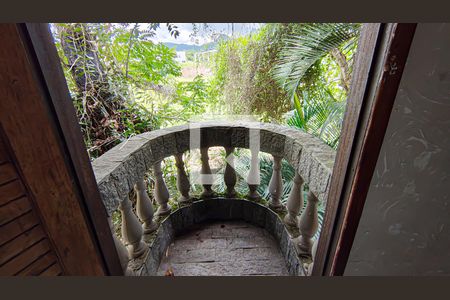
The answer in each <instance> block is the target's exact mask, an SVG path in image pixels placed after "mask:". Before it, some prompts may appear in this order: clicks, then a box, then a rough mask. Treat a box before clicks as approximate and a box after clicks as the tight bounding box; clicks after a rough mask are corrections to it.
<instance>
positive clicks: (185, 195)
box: [175, 153, 191, 203]
mask: <svg viewBox="0 0 450 300" xmlns="http://www.w3.org/2000/svg"><path fill="white" fill-rule="evenodd" d="M175 164H176V166H177V171H178V172H177V189H178V191H179V192H180V194H181V196H180V198H179V199H178V202H180V203H185V202H189V199H190V197H189V190H190V188H191V185H190V183H189V178H188V176H187V174H186V171H185V170H184V162H183V153H179V154H175Z"/></svg>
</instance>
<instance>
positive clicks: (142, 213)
mask: <svg viewBox="0 0 450 300" xmlns="http://www.w3.org/2000/svg"><path fill="white" fill-rule="evenodd" d="M134 191H135V192H136V213H137V215H138V217H139V219H140V220H141V221H142V223H143V225H142V226H143V228H144V233H151V232H153V231H155V230H156V228H157V227H158V226H157V225H156V223H155V221H154V220H153V205H152V201H151V200H150V198H149V197H148V194H147V189H146V186H145V182H144V179H140V180H139V181H138V182H136V184H135V185H134Z"/></svg>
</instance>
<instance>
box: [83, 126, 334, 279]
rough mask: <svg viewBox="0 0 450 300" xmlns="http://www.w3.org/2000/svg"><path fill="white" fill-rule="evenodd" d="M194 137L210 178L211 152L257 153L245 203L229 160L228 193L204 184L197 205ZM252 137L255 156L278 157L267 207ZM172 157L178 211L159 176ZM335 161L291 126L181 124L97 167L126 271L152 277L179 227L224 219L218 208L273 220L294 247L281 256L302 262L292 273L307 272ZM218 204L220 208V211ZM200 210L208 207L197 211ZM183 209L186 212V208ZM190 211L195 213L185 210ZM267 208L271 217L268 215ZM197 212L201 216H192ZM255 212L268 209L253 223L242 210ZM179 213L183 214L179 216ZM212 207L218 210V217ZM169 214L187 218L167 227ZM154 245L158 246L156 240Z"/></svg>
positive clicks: (135, 142) (133, 141)
mask: <svg viewBox="0 0 450 300" xmlns="http://www.w3.org/2000/svg"><path fill="white" fill-rule="evenodd" d="M194 134H195V135H196V136H198V137H199V138H200V139H199V142H198V143H197V145H194V147H198V148H199V149H200V153H201V170H200V173H201V174H211V168H210V166H209V158H208V148H209V147H214V146H221V147H224V148H225V150H226V153H227V155H228V154H230V153H232V152H233V151H234V149H235V148H247V149H248V148H250V149H251V156H252V158H251V160H250V161H251V163H250V172H249V175H248V178H247V183H248V188H249V193H248V195H247V197H246V199H247V200H245V199H236V197H237V196H236V192H235V189H234V188H235V185H236V180H237V176H236V173H235V170H234V168H233V161H232V160H228V161H227V164H226V167H225V173H224V182H225V185H226V190H227V192H226V193H225V195H224V196H223V197H217V195H215V193H214V191H213V190H212V185H211V184H203V193H202V194H201V195H200V197H199V199H200V200H199V201H197V202H196V201H194V202H193V201H192V198H193V197H192V196H191V195H190V181H189V177H188V175H187V173H186V171H185V167H184V162H183V153H184V152H186V151H188V150H190V149H192V148H193V143H192V135H194ZM253 134H256V135H258V139H257V140H258V144H259V145H258V147H257V148H256V151H257V149H258V148H259V151H261V152H266V153H269V154H271V155H272V157H273V171H272V177H271V180H270V183H269V191H270V195H271V197H270V201H269V203H268V204H267V205H265V204H264V205H262V203H263V202H261V201H260V196H259V195H258V193H257V187H258V185H257V184H255V182H258V181H257V180H256V181H255V177H257V176H259V172H258V168H259V161H258V159H257V157H258V156H257V155H258V153H257V152H256V151H255V148H254V147H251V145H250V144H251V139H252V135H253ZM170 156H174V157H175V162H176V167H177V171H178V172H177V189H178V191H179V194H180V195H181V196H180V197H178V199H177V205H176V209H174V208H173V207H171V205H170V204H169V198H170V195H169V191H168V189H167V187H166V184H165V181H164V178H163V174H162V171H161V162H162V161H163V160H164V159H165V158H167V157H170ZM334 156H335V152H334V150H333V149H331V148H330V147H329V146H328V145H326V144H324V143H323V142H322V141H320V140H319V139H318V138H316V137H314V136H311V135H309V134H307V133H304V132H302V131H300V130H296V129H293V128H288V127H283V126H279V125H274V124H267V123H257V122H232V123H231V122H204V123H200V124H197V125H196V126H195V127H192V126H190V125H183V126H177V127H172V128H167V129H161V130H156V131H151V132H147V133H143V134H140V135H137V136H134V137H132V138H130V139H129V140H127V141H125V142H123V143H121V144H119V145H117V146H115V147H114V148H113V149H111V150H110V151H108V152H107V153H105V154H104V155H102V156H101V157H99V158H98V159H96V160H95V161H94V162H93V164H92V165H93V169H94V173H95V176H96V180H97V184H98V187H99V190H100V193H101V196H102V200H103V202H104V205H105V208H106V211H107V213H108V215H109V216H110V220H111V216H112V215H113V213H114V212H115V211H116V210H117V209H119V210H120V212H121V240H119V238H118V237H117V236H116V235H115V234H114V238H115V242H116V247H117V250H118V253H119V257H120V259H121V263H122V266H123V268H124V270H126V274H130V275H132V274H137V275H146V274H147V275H148V274H150V275H151V274H154V270H155V265H156V264H158V263H159V261H160V259H161V255H162V254H163V253H164V251H165V250H166V248H167V247H168V245H169V244H170V242H171V241H170V239H171V238H173V234H174V228H175V227H177V228H178V229H182V228H181V227H183V226H188V225H189V224H192V223H193V222H196V221H199V222H200V221H202V220H204V219H205V218H206V217H205V215H208V216H209V217H212V218H214V217H218V218H219V217H224V216H223V215H220V212H219V211H220V210H228V213H227V215H226V217H227V218H228V217H229V218H235V217H238V218H243V219H246V218H247V219H249V221H251V222H254V223H257V224H258V225H260V226H265V227H266V228H268V226H269V225H268V224H269V223H271V224H272V225H273V224H275V225H273V226H272V228H271V231H272V233H273V234H275V235H277V234H278V235H279V236H283V238H282V239H280V238H279V241H280V243H284V244H285V245H288V246H293V249H291V250H289V249H288V250H286V251H284V252H283V251H282V252H283V254H284V255H285V256H289V257H290V258H289V259H290V260H292V259H294V260H295V259H299V262H298V266H296V267H295V268H294V267H293V268H292V272H291V273H292V274H295V275H302V274H303V275H305V274H308V273H309V272H310V270H311V266H312V264H311V263H312V258H313V257H314V254H315V253H314V252H315V247H314V246H315V245H316V244H315V243H314V241H313V237H314V235H315V234H316V232H317V230H318V211H317V207H318V203H319V202H322V203H324V202H325V201H326V199H327V194H328V190H329V185H330V179H331V172H332V167H333V163H334ZM282 159H285V160H286V161H287V162H288V163H289V164H290V165H291V166H292V167H293V168H294V169H295V171H296V172H295V177H294V180H293V187H292V189H291V192H290V194H289V196H288V200H287V202H286V206H284V205H282V203H281V201H280V197H281V191H282V190H283V180H282V175H281V160H282ZM150 169H152V170H153V175H154V183H155V184H154V190H153V196H154V198H155V200H156V202H157V205H156V207H155V208H157V209H156V212H155V211H154V207H153V205H152V202H151V200H150V198H149V196H148V194H147V191H146V185H145V183H144V175H145V174H146V172H147V171H148V170H150ZM303 184H307V185H308V189H309V191H308V196H307V199H306V206H305V207H304V208H303V205H304V204H303V203H304V200H303V192H302V191H303ZM131 190H134V191H135V194H136V204H135V209H134V210H133V207H132V202H131V201H130V198H129V194H130V191H131ZM205 199H209V200H205ZM224 200H225V201H224ZM229 200H235V201H236V202H235V203H240V204H239V205H238V206H235V207H234V208H232V207H230V205H231V204H230V203H232V202H233V201H229ZM202 201H203V202H202ZM239 201H240V202H239ZM214 203H222V204H220V205H218V206H214ZM224 203H225V204H224ZM233 203H234V202H233ZM200 206H202V207H201V208H199V207H200ZM186 207H187V208H186ZM183 208H186V209H185V210H184V211H183ZM189 208H191V210H190V214H191V216H189V213H187V212H188V211H189ZM263 208H264V209H265V210H267V212H265V211H264V210H262V209H263ZM192 209H194V210H195V209H197V211H195V212H192ZM249 209H250V210H255V211H256V210H258V211H263V213H264V214H265V215H264V216H263V217H261V215H259V216H256V213H255V214H253V216H254V219H252V217H245V216H244V215H245V213H242V210H249ZM177 210H179V211H180V213H179V215H178V216H177V217H175V214H176V211H177ZM208 210H210V211H208ZM213 210H215V211H216V212H212V211H213ZM300 213H301V214H300ZM169 215H174V217H173V218H178V219H177V220H180V219H182V221H177V223H176V224H175V223H174V222H175V221H174V219H173V220H172V221H171V223H168V222H166V221H165V220H168V219H170V218H167V217H165V216H169ZM194 215H195V216H194ZM255 218H256V219H255ZM186 220H189V221H186ZM174 224H175V225H174ZM111 227H112V225H111ZM113 231H114V230H113ZM162 235H166V236H168V238H167V237H163V236H162ZM158 239H159V240H158ZM156 240H158V242H155V241H156ZM161 241H165V242H161ZM155 243H157V245H155ZM155 249H156V250H155ZM285 258H286V259H288V258H287V257H285ZM149 264H153V265H152V266H149ZM156 267H157V266H156ZM305 267H306V268H305ZM298 268H300V269H298ZM294 269H295V270H294ZM308 270H309V271H308Z"/></svg>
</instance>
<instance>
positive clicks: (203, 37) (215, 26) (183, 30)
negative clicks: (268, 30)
mask: <svg viewBox="0 0 450 300" xmlns="http://www.w3.org/2000/svg"><path fill="white" fill-rule="evenodd" d="M173 24H175V25H176V26H177V27H178V31H179V33H180V35H179V36H178V37H177V38H176V39H175V38H174V37H172V36H171V35H170V33H169V31H168V30H167V27H166V24H165V23H161V27H160V28H158V29H157V30H156V36H155V37H154V38H153V39H152V40H153V41H155V42H172V43H178V44H181V43H182V44H196V41H195V40H193V38H192V37H190V35H191V33H192V32H193V25H192V23H173ZM197 24H199V25H200V27H203V24H205V23H197ZM206 24H208V27H209V28H210V30H212V31H213V32H216V33H223V34H226V35H229V36H231V32H232V26H231V23H206ZM261 26H262V23H234V34H235V35H243V34H248V33H250V32H251V31H254V30H256V29H258V28H259V27H261ZM209 35H210V32H205V31H204V30H202V31H200V32H199V34H198V36H197V37H196V38H197V44H199V45H202V44H205V43H208V42H211V38H210V36H209Z"/></svg>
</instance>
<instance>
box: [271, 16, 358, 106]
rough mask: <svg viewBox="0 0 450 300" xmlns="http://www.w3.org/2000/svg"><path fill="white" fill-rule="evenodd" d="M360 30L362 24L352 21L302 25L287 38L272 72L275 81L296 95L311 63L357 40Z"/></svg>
mask: <svg viewBox="0 0 450 300" xmlns="http://www.w3.org/2000/svg"><path fill="white" fill-rule="evenodd" d="M358 33H359V25H358V24H352V23H339V24H336V23H314V24H302V25H301V26H299V31H297V32H296V33H295V34H291V35H289V36H288V37H287V38H285V39H284V44H285V45H284V46H283V48H282V50H281V51H280V53H279V56H278V62H277V64H276V66H275V67H274V68H273V71H272V72H273V76H274V78H275V80H277V82H278V83H279V84H280V85H281V86H282V87H283V88H284V89H285V90H286V91H287V92H288V95H289V96H290V97H292V96H293V94H294V93H295V92H296V91H297V88H298V87H299V85H300V81H301V80H302V78H303V76H304V75H305V74H306V72H307V71H308V69H309V68H310V67H311V66H313V65H314V64H315V63H316V62H317V61H318V60H319V59H321V58H322V57H324V56H325V55H326V54H328V53H329V52H330V51H331V50H333V49H335V48H339V47H340V46H341V45H342V44H344V43H345V42H348V41H349V40H353V41H354V40H355V39H354V38H355V37H357V36H358Z"/></svg>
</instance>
